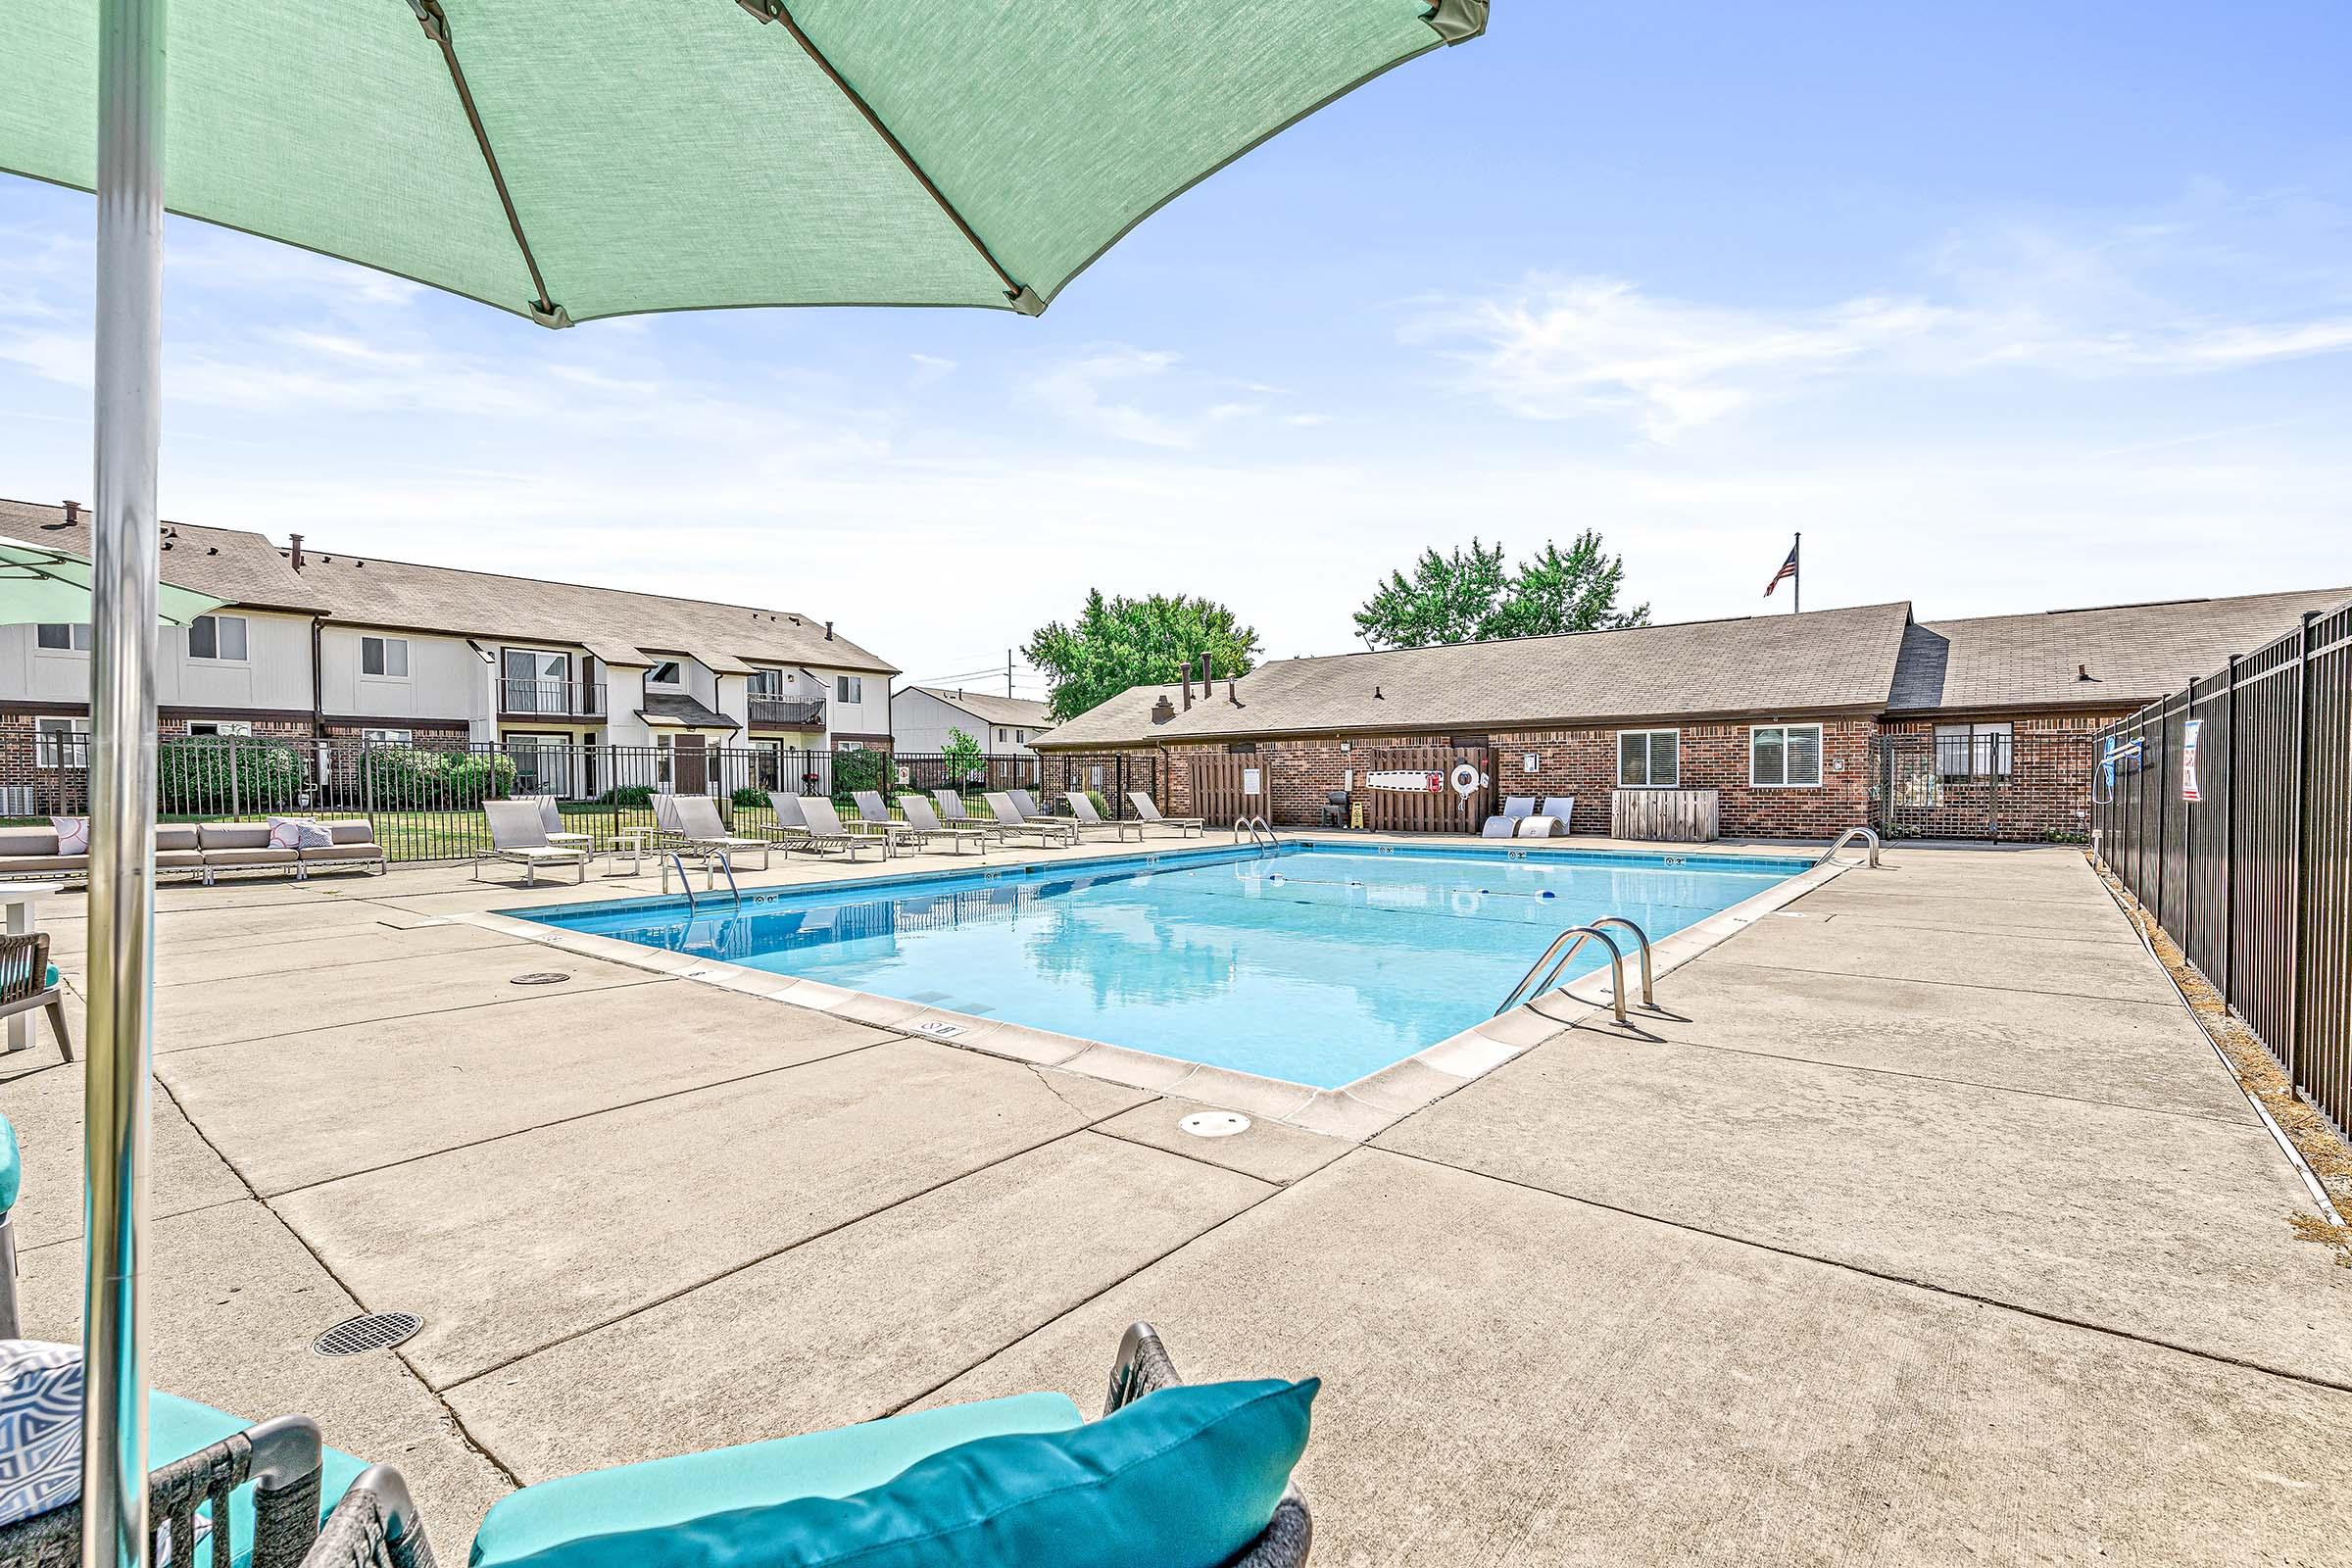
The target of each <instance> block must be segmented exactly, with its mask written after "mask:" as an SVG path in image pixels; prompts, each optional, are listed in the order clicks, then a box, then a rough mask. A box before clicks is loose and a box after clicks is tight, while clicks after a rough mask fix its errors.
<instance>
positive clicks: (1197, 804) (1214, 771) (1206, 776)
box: [1185, 757, 1274, 827]
mask: <svg viewBox="0 0 2352 1568" xmlns="http://www.w3.org/2000/svg"><path fill="white" fill-rule="evenodd" d="M1192 768H1193V802H1192V806H1191V809H1189V810H1187V811H1186V812H1185V814H1186V815H1188V816H1198V817H1201V818H1202V819H1204V820H1205V821H1206V822H1207V823H1208V825H1209V826H1210V827H1231V826H1232V825H1233V824H1234V821H1235V820H1236V819H1237V818H1239V817H1245V816H1262V817H1264V818H1266V819H1267V820H1268V821H1272V820H1273V818H1274V812H1273V809H1272V808H1273V802H1274V798H1273V796H1272V795H1271V794H1269V793H1268V792H1267V789H1266V775H1265V764H1264V763H1263V762H1262V761H1260V760H1258V759H1257V758H1255V757H1196V758H1194V759H1193V761H1192ZM1252 786H1254V788H1253V787H1252Z"/></svg>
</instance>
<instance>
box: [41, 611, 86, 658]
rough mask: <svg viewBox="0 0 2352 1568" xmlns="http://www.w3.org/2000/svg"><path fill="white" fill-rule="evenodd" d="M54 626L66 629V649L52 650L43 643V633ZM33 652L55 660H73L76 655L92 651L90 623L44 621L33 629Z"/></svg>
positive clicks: (83, 621) (79, 621)
mask: <svg viewBox="0 0 2352 1568" xmlns="http://www.w3.org/2000/svg"><path fill="white" fill-rule="evenodd" d="M52 626H62V627H64V628H65V632H66V646H65V647H63V648H51V647H49V646H48V645H47V644H46V643H43V642H42V641H41V633H43V632H45V631H47V630H48V629H49V628H50V627H52ZM32 651H33V652H34V653H36V654H45V655H47V656H49V657H50V658H53V659H71V658H72V657H73V656H74V655H76V654H86V653H88V652H89V651H90V623H89V622H88V621H86V620H45V621H42V622H41V623H40V624H39V625H37V626H35V627H33V628H32Z"/></svg>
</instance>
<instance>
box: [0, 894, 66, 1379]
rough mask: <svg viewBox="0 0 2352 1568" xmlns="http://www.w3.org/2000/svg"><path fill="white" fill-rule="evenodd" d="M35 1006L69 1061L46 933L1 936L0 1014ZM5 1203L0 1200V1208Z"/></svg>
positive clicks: (60, 986)
mask: <svg viewBox="0 0 2352 1568" xmlns="http://www.w3.org/2000/svg"><path fill="white" fill-rule="evenodd" d="M35 1007H39V1008H41V1009H42V1010H43V1011H45V1012H47V1013H48V1014H49V1027H50V1029H51V1031H53V1032H54V1033H55V1034H56V1036H57V1049H58V1054H60V1055H62V1056H64V1057H65V1058H66V1060H68V1061H72V1060H73V1036H71V1035H69V1034H67V1033H66V988H65V983H64V982H63V981H61V980H60V979H59V978H58V974H57V965H56V964H54V963H51V962H50V961H49V933H48V932H46V931H35V932H33V933H31V934H30V935H28V936H21V937H0V1018H13V1017H15V1016H16V1015H17V1014H18V1013H20V1012H30V1011H31V1010H32V1009H33V1008H35ZM7 1207H8V1204H7V1203H5V1202H0V1210H4V1209H6V1208H7ZM9 1338H12V1336H11V1335H9V1334H7V1333H5V1332H0V1340H5V1339H9Z"/></svg>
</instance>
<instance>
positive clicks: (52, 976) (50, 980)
mask: <svg viewBox="0 0 2352 1568" xmlns="http://www.w3.org/2000/svg"><path fill="white" fill-rule="evenodd" d="M41 984H42V985H43V986H45V987H47V988H48V989H49V990H51V991H55V990H56V989H57V965H56V964H54V963H53V964H51V965H50V966H49V973H48V975H47V976H46V977H45V978H44V979H43V980H42V981H41Z"/></svg>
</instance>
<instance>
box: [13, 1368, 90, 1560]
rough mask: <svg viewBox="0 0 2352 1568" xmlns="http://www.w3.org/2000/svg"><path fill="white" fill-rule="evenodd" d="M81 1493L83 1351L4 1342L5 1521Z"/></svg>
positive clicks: (28, 1515) (25, 1516)
mask: <svg viewBox="0 0 2352 1568" xmlns="http://www.w3.org/2000/svg"><path fill="white" fill-rule="evenodd" d="M80 1495H81V1351H80V1349H79V1348H76V1347H74V1346H71V1345H48V1344H44V1343H42V1342H41V1341H39V1340H0V1525H6V1524H13V1523H15V1522H16V1521H17V1520H19V1519H29V1518H31V1517H32V1516H33V1515H34V1514H41V1513H47V1512H48V1511H49V1510H50V1509H52V1508H57V1507H62V1506H64V1505H65V1504H67V1503H69V1502H72V1501H73V1499H74V1498H76V1497H78V1496H80Z"/></svg>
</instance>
